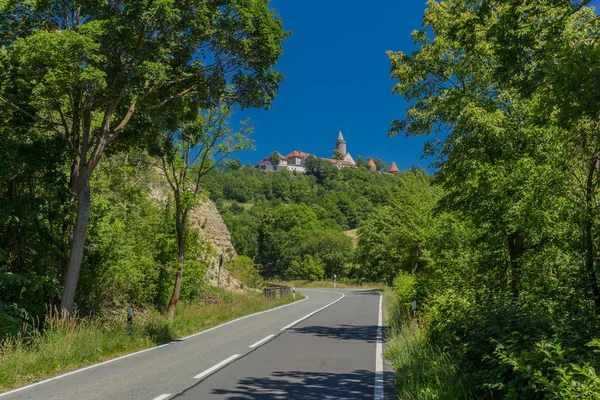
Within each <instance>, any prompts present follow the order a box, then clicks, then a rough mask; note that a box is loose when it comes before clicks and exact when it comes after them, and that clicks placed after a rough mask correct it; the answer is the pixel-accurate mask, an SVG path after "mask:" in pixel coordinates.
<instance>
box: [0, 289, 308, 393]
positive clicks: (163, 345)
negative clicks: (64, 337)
mask: <svg viewBox="0 0 600 400" xmlns="http://www.w3.org/2000/svg"><path fill="white" fill-rule="evenodd" d="M306 299H308V296H305V297H304V298H303V299H301V300H298V301H294V302H293V303H289V304H284V305H282V306H279V307H275V308H271V309H269V310H265V311H259V312H257V313H254V314H250V315H246V316H244V317H240V318H237V319H234V320H232V321H229V322H225V323H223V324H221V325H217V326H214V327H212V328H210V329H207V330H205V331H202V332H198V333H194V334H193V335H189V336H186V337H184V338H181V339H179V341H182V340H186V339H189V338H191V337H194V336H198V335H201V334H203V333H206V332H210V331H213V330H215V329H218V328H221V327H222V326H225V325H229V324H232V323H234V322H237V321H241V320H243V319H246V318H250V317H254V316H256V315H260V314H265V313H268V312H271V311H275V310H279V309H280V308H284V307H289V306H293V305H294V304H298V303H300V302H302V301H304V300H306ZM169 344H170V343H165V344H161V345H160V346H156V347H151V348H149V349H144V350H140V351H136V352H135V353H130V354H126V355H124V356H121V357H117V358H113V359H111V360H107V361H103V362H101V363H98V364H92V365H89V366H87V367H84V368H80V369H76V370H75V371H71V372H67V373H66V374H62V375H58V376H55V377H53V378H49V379H45V380H43V381H39V382H36V383H32V384H31V385H27V386H23V387H20V388H18V389H14V390H11V391H9V392H4V393H0V397H4V396H8V395H9V394H13V393H17V392H20V391H21V390H25V389H29V388H32V387H34V386H37V385H41V384H44V383H48V382H52V381H55V380H57V379H61V378H64V377H66V376H69V375H73V374H77V373H79V372H83V371H86V370H88V369H92V368H96V367H99V366H101V365H105V364H109V363H111V362H115V361H119V360H122V359H124V358H127V357H131V356H135V355H136V354H141V353H145V352H147V351H151V350H156V349H160V348H161V347H165V346H168V345H169Z"/></svg>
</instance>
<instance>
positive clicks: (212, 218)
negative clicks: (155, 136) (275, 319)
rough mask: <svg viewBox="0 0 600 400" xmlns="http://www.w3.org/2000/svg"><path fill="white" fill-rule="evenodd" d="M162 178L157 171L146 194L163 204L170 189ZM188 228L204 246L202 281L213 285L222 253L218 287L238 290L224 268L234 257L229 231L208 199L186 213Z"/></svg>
mask: <svg viewBox="0 0 600 400" xmlns="http://www.w3.org/2000/svg"><path fill="white" fill-rule="evenodd" d="M164 179H165V178H164V177H163V176H162V175H161V174H160V172H158V171H157V176H156V179H155V180H153V182H152V184H151V185H150V196H151V197H152V198H154V199H155V200H156V201H157V202H159V203H162V204H166V202H167V200H168V198H169V195H170V188H169V187H168V185H167V183H166V182H165V181H164ZM188 227H189V228H191V229H198V230H199V232H200V238H201V240H202V242H203V244H204V245H206V247H208V252H207V254H206V256H205V260H204V261H206V264H207V268H206V283H208V284H209V285H212V286H217V279H218V273H219V272H218V271H219V256H220V255H221V254H223V268H222V269H221V287H222V288H223V289H227V290H232V291H241V290H242V285H241V283H240V281H238V280H237V279H236V278H235V277H234V276H233V275H231V273H230V272H229V271H228V270H227V266H228V265H229V263H230V262H231V261H232V260H233V259H234V258H235V257H237V253H236V252H235V249H234V248H233V245H232V244H231V233H230V232H229V229H227V225H225V222H223V218H221V214H220V213H219V210H217V207H216V206H215V205H214V204H213V203H212V202H211V201H210V200H205V201H203V202H201V203H200V204H198V205H197V206H196V207H194V208H193V209H192V210H191V211H190V213H189V215H188Z"/></svg>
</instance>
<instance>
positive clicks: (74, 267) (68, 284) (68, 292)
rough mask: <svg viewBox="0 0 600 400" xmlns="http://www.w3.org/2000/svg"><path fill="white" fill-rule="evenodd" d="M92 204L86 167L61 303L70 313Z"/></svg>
mask: <svg viewBox="0 0 600 400" xmlns="http://www.w3.org/2000/svg"><path fill="white" fill-rule="evenodd" d="M90 202H91V194H90V173H89V170H88V166H87V165H84V166H83V167H81V170H80V174H79V177H78V180H77V218H76V220H75V229H74V231H73V240H72V242H71V255H70V257H69V263H68V265H67V269H66V271H65V277H64V288H63V293H62V299H61V303H60V306H61V308H62V309H63V310H64V311H66V312H68V313H72V312H73V310H74V305H75V292H76V291H77V281H78V280H79V271H80V270H81V261H82V260H83V251H84V247H85V236H86V231H87V226H88V222H89V219H90Z"/></svg>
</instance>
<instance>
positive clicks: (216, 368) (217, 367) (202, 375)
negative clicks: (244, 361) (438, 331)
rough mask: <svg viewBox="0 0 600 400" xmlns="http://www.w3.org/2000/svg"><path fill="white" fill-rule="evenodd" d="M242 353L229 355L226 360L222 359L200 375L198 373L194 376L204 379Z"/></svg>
mask: <svg viewBox="0 0 600 400" xmlns="http://www.w3.org/2000/svg"><path fill="white" fill-rule="evenodd" d="M239 356H240V355H239V354H234V355H232V356H231V357H229V358H228V359H226V360H223V361H221V362H220V363H218V364H216V365H213V366H212V367H210V368H209V369H207V370H206V371H203V372H200V373H199V374H198V375H196V376H195V377H194V379H202V378H204V377H205V376H207V375H210V374H212V373H213V372H215V371H216V370H218V369H219V368H221V367H223V366H225V365H227V364H229V363H230V362H232V361H233V360H235V359H236V358H238V357H239Z"/></svg>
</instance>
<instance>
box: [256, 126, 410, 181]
mask: <svg viewBox="0 0 600 400" xmlns="http://www.w3.org/2000/svg"><path fill="white" fill-rule="evenodd" d="M334 154H335V158H329V157H328V158H323V157H317V158H320V159H322V160H327V161H329V162H330V163H332V164H334V165H335V166H336V167H337V168H338V169H342V168H356V167H357V165H356V161H354V158H352V155H350V153H348V151H347V147H346V139H344V135H343V134H342V131H341V130H340V131H339V132H338V136H337V139H336V141H335V149H334ZM310 155H311V154H309V153H304V152H302V151H299V150H294V151H292V152H291V153H290V154H288V155H287V156H285V157H284V156H283V155H281V154H280V153H279V152H277V151H276V152H274V153H272V154H271V155H269V156H267V157H265V158H263V159H262V160H260V161H259V162H258V164H256V168H258V169H260V170H262V171H265V172H276V171H281V170H288V171H295V172H299V173H306V166H305V164H306V158H307V157H308V156H310ZM315 157H316V156H315ZM368 166H369V169H370V170H371V171H376V170H377V167H376V166H375V163H374V162H373V160H372V159H370V160H369V164H368ZM392 169H395V171H392ZM387 172H390V173H392V172H400V171H398V167H396V163H392V168H390V171H387Z"/></svg>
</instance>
